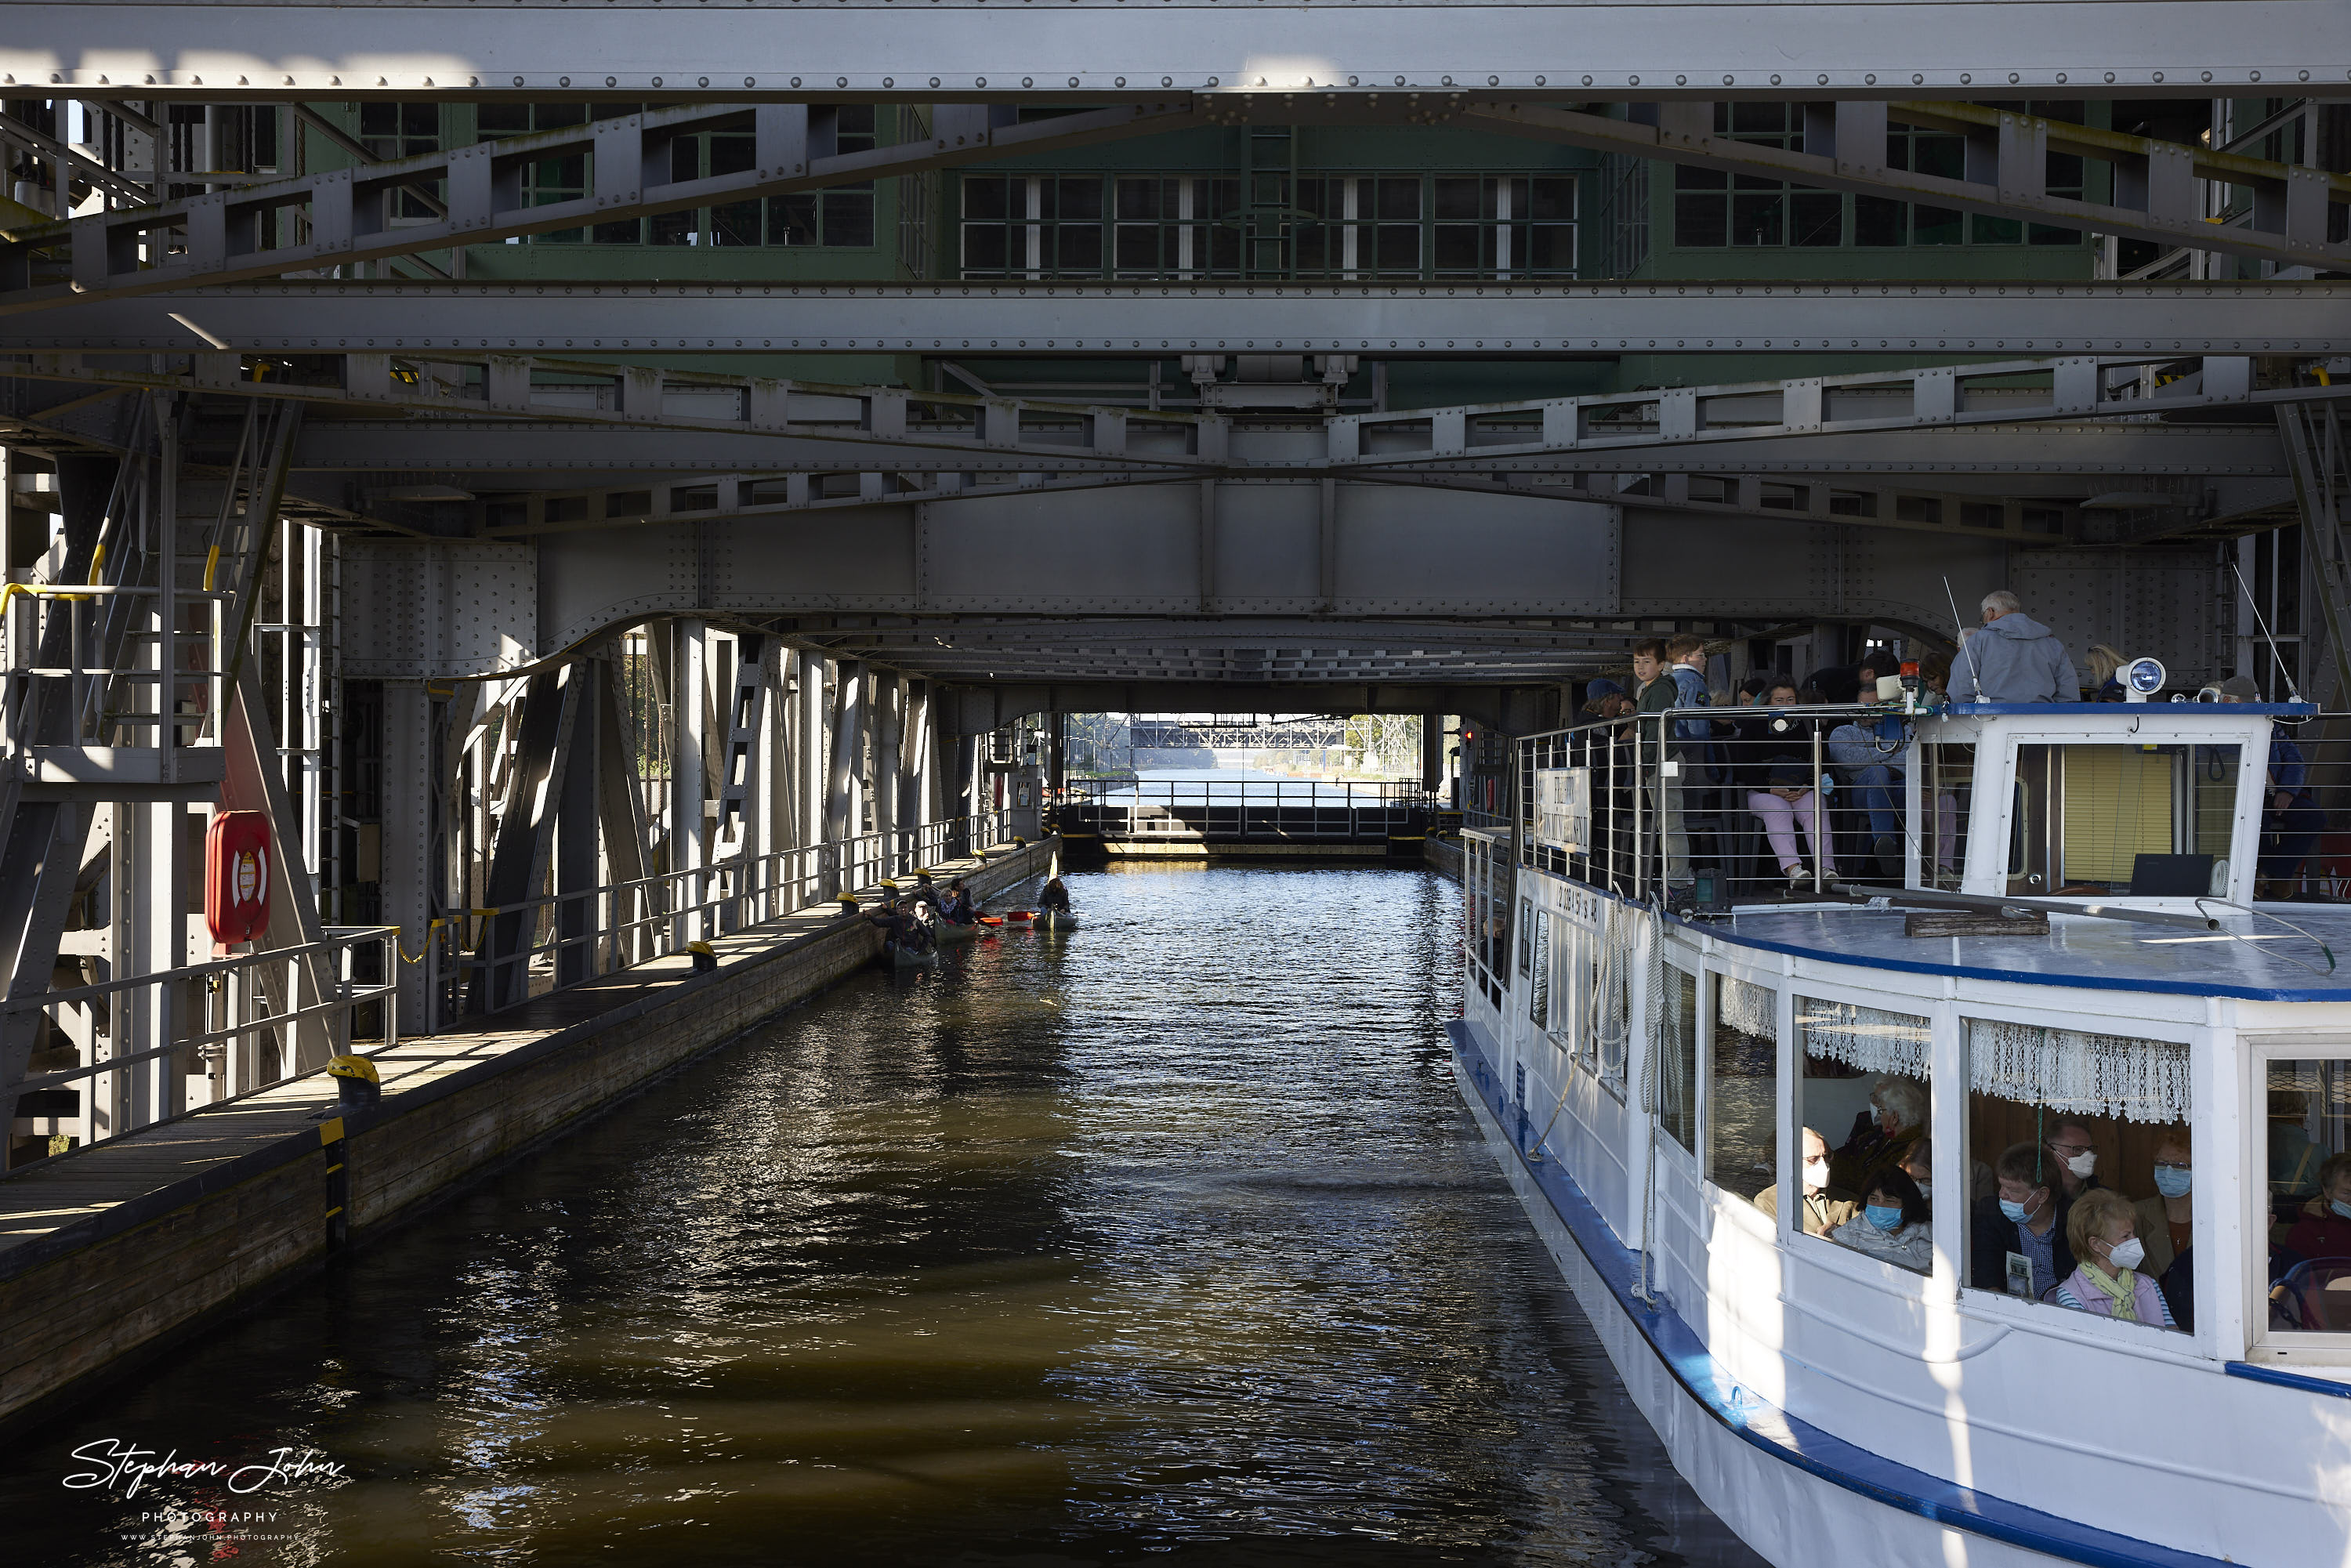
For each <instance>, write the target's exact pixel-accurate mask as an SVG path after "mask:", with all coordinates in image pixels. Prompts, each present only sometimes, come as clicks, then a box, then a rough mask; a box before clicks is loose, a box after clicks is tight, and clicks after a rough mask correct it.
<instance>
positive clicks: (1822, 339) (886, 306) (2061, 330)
mask: <svg viewBox="0 0 2351 1568" xmlns="http://www.w3.org/2000/svg"><path fill="white" fill-rule="evenodd" d="M2346 11H2351V8H2346ZM175 315H176V316H178V317H181V318H183V319H184V321H185V322H186V323H187V324H186V325H183V324H182V322H181V321H177V320H174V319H173V317H174V316H175ZM207 340H210V341H207ZM206 347H212V348H225V349H229V350H244V351H247V352H270V353H386V352H395V353H432V352H434V351H436V350H445V351H457V350H467V351H474V352H485V351H492V350H517V351H521V352H525V353H551V354H563V353H570V354H601V353H615V352H653V351H678V350H684V351H688V352H695V353H748V354H773V353H793V352H798V353H810V352H816V353H852V352H862V353H946V352H952V353H954V354H956V355H957V356H958V357H965V356H969V357H985V356H988V355H1017V356H1019V357H1022V358H1036V357H1038V356H1040V354H1050V355H1055V356H1072V355H1074V356H1117V357H1121V358H1128V359H1132V358H1134V357H1135V356H1137V355H1156V354H1168V355H1173V354H1182V353H1211V352H1216V351H1218V350H1222V351H1224V352H1228V353H1234V352H1265V351H1269V350H1280V351H1289V352H1310V353H1311V352H1334V353H1355V354H1373V355H1378V356H1381V357H1385V358H1408V357H1427V358H1448V357H1452V358H1459V357H1468V356H1475V357H1477V358H1479V359H1481V360H1498V359H1509V358H1514V357H1521V356H1523V357H1530V358H1534V357H1540V358H1546V359H1549V358H1556V357H1558V356H1559V355H1561V354H1576V353H1602V354H1620V353H1645V354H1646V353H1659V354H1672V353H1724V352H1815V351H1818V352H1834V353H1865V354H1875V353H1888V354H1906V355H1909V354H1922V353H1925V354H1994V353H1997V354H2001V355H2017V354H2030V355H2035V356H2038V355H2047V354H2060V353H2075V354H2088V353H2098V354H2107V353H2111V354H2138V353H2163V352H2169V351H2174V350H2177V351H2179V352H2183V353H2216V354H2246V353H2329V354H2334V353H2343V352H2346V351H2351V284H2346V283H2334V282H2326V283H2313V282H2298V281H2286V282H2275V281H2272V282H2241V283H2240V282H2204V283H2168V282H2167V283H2147V282H2137V281H2132V282H2109V283H1998V282H1974V283H1970V282H1944V283H1933V282H1928V283H1775V282H1754V281H1738V280H1725V281H1719V282H1689V283H1651V282H1625V283H1571V284H1543V285H1533V284H1511V283H1483V284H1481V283H1410V284H1365V285H1352V286H1351V285H1338V286H1327V285H1326V286H1310V285H1295V284H1256V285H1235V286H1219V285H1208V284H1187V283H1153V284H1118V283H1110V284H1096V285H1071V284H1039V283H953V284H947V283H925V284H820V283H802V284H787V283H741V284H728V283H697V284H683V285H671V284H597V283H587V282H544V283H503V282H502V283H417V284H383V283H376V284H367V285H360V284H339V283H334V282H326V281H320V282H302V283H257V284H231V285H225V286H222V287H210V288H191V289H185V290H183V291H180V292H178V293H174V294H169V295H163V296H160V297H156V298H130V299H106V300H99V301H91V302H78V303H74V304H68V305H61V306H57V307H55V308H51V309H47V310H39V311H32V312H27V313H24V314H20V315H17V316H14V317H6V318H0V352H24V351H27V350H68V351H72V350H133V351H140V352H150V353H172V352H180V353H184V352H186V351H188V350H192V349H203V348H206Z"/></svg>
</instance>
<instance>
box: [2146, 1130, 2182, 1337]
mask: <svg viewBox="0 0 2351 1568" xmlns="http://www.w3.org/2000/svg"><path fill="white" fill-rule="evenodd" d="M2189 1171H2190V1166H2189V1157H2188V1130H2187V1129H2186V1128H2185V1127H2167V1128H2165V1129H2164V1131H2163V1134H2162V1135H2161V1136H2160V1137H2159V1138H2158V1140H2157V1142H2156V1145H2155V1187H2156V1192H2155V1196H2154V1197H2143V1198H2140V1199H2139V1200H2138V1204H2137V1213H2138V1239H2139V1241H2140V1243H2141V1244H2142V1245H2144V1246H2145V1247H2146V1248H2147V1262H2146V1265H2145V1269H2146V1271H2147V1273H2149V1274H2152V1275H2154V1276H2155V1277H2156V1278H2157V1279H2158V1280H2160V1279H2162V1278H2163V1276H2164V1273H2165V1271H2166V1270H2168V1269H2170V1267H2171V1262H2172V1260H2173V1259H2175V1258H2177V1257H2179V1255H2180V1254H2181V1253H2183V1252H2185V1251H2187V1250H2188V1243H2189V1238H2190V1236H2191V1234H2192V1231H2191V1228H2190V1226H2189V1213H2190V1211H2191V1210H2192V1209H2193V1208H2194V1207H2195V1199H2194V1197H2191V1196H2190V1194H2189V1186H2190V1185H2191V1184H2190V1178H2189ZM2173 1315H2174V1316H2178V1313H2177V1312H2175V1313H2174V1314H2173Z"/></svg>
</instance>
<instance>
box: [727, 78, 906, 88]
mask: <svg viewBox="0 0 2351 1568" xmlns="http://www.w3.org/2000/svg"><path fill="white" fill-rule="evenodd" d="M694 85H695V86H696V87H708V86H709V85H710V78H708V77H696V78H694ZM882 85H883V87H888V86H889V85H890V84H889V83H888V82H886V81H885V82H883V84H882Z"/></svg>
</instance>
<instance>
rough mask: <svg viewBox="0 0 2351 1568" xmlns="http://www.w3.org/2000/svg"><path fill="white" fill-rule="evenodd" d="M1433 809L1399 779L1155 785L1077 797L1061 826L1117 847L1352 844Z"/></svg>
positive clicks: (1108, 788) (1075, 793)
mask: <svg viewBox="0 0 2351 1568" xmlns="http://www.w3.org/2000/svg"><path fill="white" fill-rule="evenodd" d="M1429 802H1430V796H1429V795H1428V793H1427V792H1426V790H1424V789H1421V788H1420V787H1419V785H1417V784H1415V783H1406V782H1398V781H1393V780H1376V781H1364V782H1360V783H1355V782H1343V781H1334V780H1330V779H1146V780H1144V781H1142V782H1140V783H1135V784H1109V785H1105V786H1104V787H1102V788H1101V789H1097V790H1085V791H1080V790H1071V792H1070V793H1069V794H1068V795H1065V797H1064V798H1063V800H1062V801H1061V805H1060V807H1059V809H1058V810H1057V812H1056V816H1055V821H1056V822H1057V823H1061V824H1065V825H1070V826H1073V827H1077V828H1080V829H1081V830H1082V831H1090V832H1099V833H1101V834H1102V835H1103V836H1104V837H1106V838H1110V839H1113V840H1125V839H1146V840H1147V839H1151V838H1155V837H1157V838H1184V837H1214V838H1217V839H1284V840H1306V841H1311V840H1318V839H1319V840H1329V841H1353V840H1359V839H1364V838H1367V837H1372V836H1376V835H1384V834H1386V833H1388V832H1392V831H1395V830H1396V829H1397V828H1399V827H1401V826H1403V825H1405V824H1406V823H1408V822H1410V821H1414V820H1415V819H1416V818H1417V817H1419V816H1420V815H1421V814H1423V813H1425V812H1426V810H1427V809H1428V806H1429Z"/></svg>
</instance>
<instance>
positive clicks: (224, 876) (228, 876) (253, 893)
mask: <svg viewBox="0 0 2351 1568" xmlns="http://www.w3.org/2000/svg"><path fill="white" fill-rule="evenodd" d="M269 854H270V847H269V817H268V814H267V813H266V812H263V811H216V812H214V814H213V825H212V827H211V828H210V829H208V830H207V831H205V833H204V925H206V926H208V927H210V928H211V931H212V934H213V940H214V941H215V942H218V943H222V944H224V945H226V944H228V943H233V942H251V941H254V940H256V938H258V937H259V936H261V935H262V933H263V932H265V931H266V930H268V928H269Z"/></svg>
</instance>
